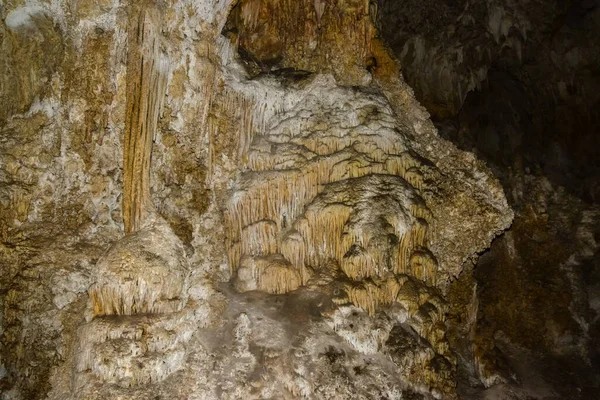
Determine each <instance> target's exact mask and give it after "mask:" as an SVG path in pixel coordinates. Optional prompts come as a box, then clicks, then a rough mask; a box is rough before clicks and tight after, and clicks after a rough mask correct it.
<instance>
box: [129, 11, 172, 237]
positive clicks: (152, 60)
mask: <svg viewBox="0 0 600 400" xmlns="http://www.w3.org/2000/svg"><path fill="white" fill-rule="evenodd" d="M160 21H161V19H160V12H159V10H158V9H156V8H155V7H154V8H150V9H147V8H142V9H141V10H140V9H139V8H138V10H137V11H134V13H133V14H132V18H131V24H130V27H129V33H128V40H129V50H128V57H127V114H126V121H125V145H124V160H123V169H124V171H123V222H124V224H125V232H126V233H132V232H135V231H137V230H139V229H140V228H141V227H142V225H143V222H144V219H145V218H146V215H147V213H148V210H149V209H151V208H152V207H153V206H152V201H151V198H150V160H151V156H152V142H153V140H154V135H155V132H156V126H157V123H158V118H159V114H160V111H161V108H162V103H163V99H164V97H165V92H166V83H167V75H168V62H167V59H166V57H165V56H164V55H163V54H162V53H161V49H160V40H159V35H160Z"/></svg>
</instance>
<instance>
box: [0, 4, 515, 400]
mask: <svg viewBox="0 0 600 400" xmlns="http://www.w3.org/2000/svg"><path fill="white" fill-rule="evenodd" d="M342 3H343V4H335V5H334V4H332V3H327V2H318V1H317V2H293V3H292V2H271V1H254V0H252V1H240V2H235V3H234V2H232V1H226V0H218V1H217V0H215V1H210V0H205V1H177V2H171V3H167V2H165V3H163V2H151V1H136V2H119V1H114V2H112V1H111V2H108V1H106V2H104V1H79V2H60V1H59V2H51V3H47V2H41V1H40V2H33V3H27V5H24V4H21V2H8V3H6V5H5V6H2V7H1V8H0V13H1V17H2V21H3V23H2V24H1V25H0V40H2V47H3V49H5V50H6V51H5V53H6V54H7V56H6V57H5V58H3V60H2V62H1V64H0V70H1V71H2V86H0V95H1V99H2V104H3V105H2V106H0V109H1V111H0V123H1V130H0V132H1V133H0V143H2V146H1V147H0V155H1V157H2V169H1V171H2V174H1V175H0V179H1V180H2V184H3V186H2V189H1V191H0V193H1V195H2V197H1V199H2V202H1V203H0V204H1V206H0V207H1V208H0V210H1V213H0V227H1V229H0V233H1V234H2V237H1V238H2V247H1V249H2V253H1V257H2V258H1V260H2V264H3V268H2V272H1V275H0V282H1V284H2V291H1V292H0V294H1V301H2V306H3V312H2V319H1V325H0V329H1V332H2V359H1V362H2V368H0V379H1V380H0V382H1V385H2V386H1V389H2V396H3V398H6V399H29V398H31V399H34V398H45V397H46V396H49V398H51V399H69V398H72V399H95V398H97V399H100V398H122V399H147V398H172V399H192V398H197V399H206V398H244V399H247V398H376V397H386V398H398V399H401V398H455V397H456V392H455V386H456V376H455V375H456V374H455V373H456V359H455V350H454V349H453V348H451V346H450V342H449V341H448V337H447V334H446V332H447V330H448V328H447V326H446V314H447V312H448V294H449V290H450V288H451V282H452V281H453V280H454V279H456V277H458V276H459V275H460V274H461V271H462V270H463V268H464V266H465V265H468V262H470V261H469V260H472V259H474V258H476V257H477V254H478V253H479V252H481V251H483V250H484V249H486V248H487V247H488V246H489V245H490V243H491V241H492V239H493V238H494V237H495V236H496V235H497V234H499V233H501V232H502V231H503V230H504V229H506V228H507V227H508V226H509V225H510V223H511V221H512V211H511V209H510V208H509V207H508V204H507V201H506V199H505V197H504V193H503V190H502V188H501V186H500V183H499V182H498V181H497V180H496V179H495V178H494V177H493V176H492V175H491V172H490V171H489V170H488V169H487V167H486V166H485V165H484V164H483V163H482V162H480V161H479V160H477V159H476V158H475V157H474V156H473V155H472V154H471V153H467V152H463V151H460V150H458V149H457V148H456V147H454V146H453V145H452V144H450V143H449V142H447V141H444V140H442V139H441V138H440V137H439V136H438V135H437V132H436V130H435V128H434V126H433V124H432V123H431V121H430V120H429V116H428V114H427V112H426V111H425V110H424V109H423V108H422V107H421V106H420V105H419V104H418V103H417V101H416V100H415V99H414V97H413V93H412V90H411V89H410V88H409V87H408V86H407V85H406V83H404V81H403V80H402V78H401V76H400V74H399V72H400V71H399V67H398V65H397V63H396V62H395V60H394V59H393V58H392V57H390V55H389V54H388V52H387V49H386V48H385V46H383V45H382V44H381V42H380V41H379V40H378V39H377V33H376V30H375V28H374V27H373V25H372V18H373V17H374V14H373V12H374V10H373V6H372V5H371V6H370V5H369V3H368V2H362V1H361V2H357V1H354V2H350V1H349V2H342ZM271 17H272V18H271ZM290 21H300V22H302V23H301V24H297V25H295V24H292V23H290ZM349 33H351V34H352V35H353V37H355V39H356V40H353V41H351V43H352V46H348V45H347V43H346V42H345V40H346V38H347V35H348V34H349ZM359 39H360V40H359ZM54 43H56V45H54V46H51V45H50V44H54ZM57 46H58V48H59V49H60V50H56V48H57ZM25 60H26V61H25Z"/></svg>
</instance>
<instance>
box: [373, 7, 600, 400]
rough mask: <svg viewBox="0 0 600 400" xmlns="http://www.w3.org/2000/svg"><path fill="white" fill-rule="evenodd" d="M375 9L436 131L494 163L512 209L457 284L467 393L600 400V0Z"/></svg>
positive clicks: (456, 336) (458, 337) (456, 321)
mask: <svg viewBox="0 0 600 400" xmlns="http://www.w3.org/2000/svg"><path fill="white" fill-rule="evenodd" d="M372 7H375V8H376V9H377V16H378V17H377V21H376V24H377V26H378V29H379V32H380V35H381V37H382V39H383V40H384V42H385V43H386V44H387V45H388V46H389V47H390V48H391V49H392V50H393V52H394V54H395V55H396V56H397V57H398V59H399V60H400V62H401V66H402V73H403V75H404V78H405V79H406V81H407V82H408V83H409V85H410V86H411V87H412V88H413V89H414V92H415V95H416V97H417V99H418V100H419V101H420V102H421V104H423V105H424V106H425V107H426V108H427V110H428V111H429V112H430V114H431V116H432V118H433V120H434V122H435V124H436V126H437V127H438V129H439V132H440V134H441V135H442V136H443V137H445V138H446V139H449V140H451V141H452V142H454V143H455V144H456V145H457V146H458V147H459V148H462V149H465V150H470V151H473V152H474V153H476V154H477V155H478V156H479V157H480V158H481V159H483V160H485V161H486V163H487V164H488V165H489V166H490V168H492V170H493V171H494V173H495V174H496V176H497V177H498V178H499V179H500V181H501V183H502V185H503V187H504V189H505V192H506V195H507V198H508V200H509V203H510V204H511V206H512V207H513V209H514V210H515V220H514V223H513V226H512V227H511V229H509V230H508V231H507V232H505V233H504V235H502V236H501V237H499V238H497V239H496V240H495V241H494V243H493V244H492V246H491V248H490V249H489V250H488V251H487V252H485V253H484V254H483V255H481V257H480V258H479V260H478V261H477V263H476V265H473V266H472V268H471V269H467V270H466V271H465V272H464V273H463V275H461V277H460V278H459V279H458V280H457V282H455V283H454V286H453V296H454V297H453V298H454V299H456V304H457V306H456V308H455V312H454V315H452V316H450V317H451V319H450V320H451V321H453V327H451V329H450V336H451V339H452V340H453V341H454V344H455V345H456V347H457V348H459V349H461V350H460V354H459V357H458V359H459V371H460V379H461V383H460V385H459V386H461V387H462V390H461V391H462V395H463V396H464V397H465V398H470V397H471V396H472V397H473V398H483V397H484V396H488V395H489V396H492V395H493V393H490V391H491V390H492V389H489V390H488V391H485V390H483V388H484V387H485V386H488V387H489V386H491V385H492V384H495V383H502V382H503V383H504V384H512V385H515V386H519V387H522V388H524V389H526V390H529V392H530V393H538V394H541V395H548V396H549V397H548V398H564V399H571V398H572V399H596V398H600V389H599V385H600V353H599V350H600V318H599V317H600V254H599V252H598V250H597V248H598V246H597V243H598V242H599V241H600V226H597V223H595V222H594V221H595V220H596V219H595V217H596V216H597V213H598V211H597V210H598V205H599V203H600V179H599V177H600V157H599V154H598V153H599V150H598V149H599V148H600V132H599V130H600V1H598V0H579V1H566V0H564V1H552V0H525V1H520V2H514V1H509V0H489V1H485V2H481V1H469V0H407V1H402V2H399V1H393V0H379V1H377V2H372ZM471 293H476V296H472V295H471ZM470 297H472V299H470V300H469V298H470ZM465 302H467V303H468V302H470V308H471V310H470V312H473V310H475V313H476V318H475V320H474V321H473V320H471V321H470V322H466V321H467V320H468V315H467V314H468V313H469V310H464V309H461V306H460V305H459V304H460V303H463V304H464V303H465ZM465 337H468V338H469V339H470V340H465ZM477 360H479V361H477ZM473 365H475V367H473ZM477 367H479V368H477ZM478 369H479V370H478ZM486 379H488V380H487V381H486ZM552 396H558V397H552ZM486 398H487V397H486ZM490 398H492V397H490Z"/></svg>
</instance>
